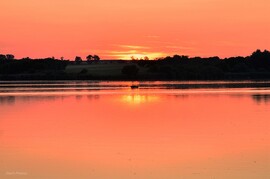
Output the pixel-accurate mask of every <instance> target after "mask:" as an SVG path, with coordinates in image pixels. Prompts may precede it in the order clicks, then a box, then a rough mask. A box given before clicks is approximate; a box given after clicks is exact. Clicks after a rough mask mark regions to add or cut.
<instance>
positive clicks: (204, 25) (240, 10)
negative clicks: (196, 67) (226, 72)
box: [0, 0, 270, 60]
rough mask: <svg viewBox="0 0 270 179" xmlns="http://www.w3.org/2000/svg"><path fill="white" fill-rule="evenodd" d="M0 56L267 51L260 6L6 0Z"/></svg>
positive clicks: (236, 1)
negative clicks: (10, 54) (0, 54)
mask: <svg viewBox="0 0 270 179" xmlns="http://www.w3.org/2000/svg"><path fill="white" fill-rule="evenodd" d="M0 7H1V12H0V21H1V23H2V24H3V25H2V28H1V30H0V53H2V54H7V53H12V54H14V55H15V56H16V57H17V58H22V57H26V56H30V57H32V58H43V57H51V56H55V57H56V58H60V57H62V56H63V57H64V58H65V59H72V60H73V59H74V57H75V56H81V57H82V58H85V57H86V56H87V55H89V54H98V55H99V56H100V57H101V58H102V59H130V58H131V56H134V57H136V58H142V57H144V56H148V57H149V58H150V59H153V58H156V57H164V56H167V55H174V54H180V55H189V56H202V57H205V56H220V57H228V56H238V55H241V56H246V55H250V54H251V53H252V52H253V51H254V50H256V49H262V50H264V49H270V36H269V31H270V16H269V9H270V1H266V0H257V1H253V0H245V1H243V0H215V1H212V0H211V1H209V0H167V1H164V0H137V1H124V0H114V1H109V0H46V1H45V0H42V1H36V0H24V1H21V0H9V1H1V2H0Z"/></svg>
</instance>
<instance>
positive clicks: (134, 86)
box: [130, 85, 139, 89]
mask: <svg viewBox="0 0 270 179" xmlns="http://www.w3.org/2000/svg"><path fill="white" fill-rule="evenodd" d="M130 88H131V89H138V88H139V86H138V85H132V86H130Z"/></svg>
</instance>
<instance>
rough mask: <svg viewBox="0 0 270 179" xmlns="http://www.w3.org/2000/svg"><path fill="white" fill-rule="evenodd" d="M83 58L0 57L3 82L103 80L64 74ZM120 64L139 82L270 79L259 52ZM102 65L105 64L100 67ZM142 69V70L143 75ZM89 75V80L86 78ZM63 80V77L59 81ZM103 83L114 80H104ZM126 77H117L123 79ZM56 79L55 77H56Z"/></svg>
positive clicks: (268, 63)
mask: <svg viewBox="0 0 270 179" xmlns="http://www.w3.org/2000/svg"><path fill="white" fill-rule="evenodd" d="M98 61H100V58H99V57H98V56H97V55H93V56H92V55H88V56H87V57H86V59H85V63H83V64H89V65H91V63H93V62H98ZM82 62H83V60H82V58H81V57H76V58H75V61H69V60H64V59H63V58H61V59H55V58H54V57H51V58H45V59H31V58H29V57H26V58H23V59H15V57H14V55H12V54H8V55H2V54H0V80H1V79H8V77H9V76H10V75H17V76H16V77H14V78H15V79H16V78H18V79H21V76H22V75H25V74H27V75H28V78H29V79H32V78H34V77H35V76H38V75H41V76H43V77H44V78H47V77H48V76H49V77H50V78H48V79H54V78H53V77H54V76H57V78H60V77H61V79H77V78H83V79H101V78H99V77H95V76H91V78H90V76H89V74H88V73H87V72H85V73H81V74H79V77H78V76H70V75H69V74H67V73H66V72H65V68H66V66H67V65H73V64H81V63H82ZM117 63H119V64H123V63H127V65H126V67H125V66H124V68H123V69H122V71H121V72H120V73H121V74H123V75H124V76H125V78H124V79H129V78H130V79H137V80H240V79H245V80H246V79H270V52H269V51H267V50H264V51H261V50H257V51H255V52H253V53H252V54H251V55H250V56H247V57H230V58H225V59H221V58H219V57H209V58H201V57H188V56H183V55H174V56H172V57H171V56H168V57H165V58H159V59H156V60H148V59H146V60H130V61H117ZM101 65H102V63H101ZM140 69H143V70H142V71H143V72H142V71H141V70H140ZM87 75H88V76H87ZM59 76H60V77H59ZM102 78H103V79H111V78H112V77H110V76H103V77H102ZM122 78H123V76H121V75H120V76H119V77H114V79H120V80H121V79H122ZM55 79H56V77H55Z"/></svg>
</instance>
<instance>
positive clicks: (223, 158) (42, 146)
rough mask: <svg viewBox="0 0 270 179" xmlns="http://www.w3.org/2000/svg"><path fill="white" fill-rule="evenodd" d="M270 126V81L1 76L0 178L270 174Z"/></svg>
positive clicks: (247, 178)
mask: <svg viewBox="0 0 270 179" xmlns="http://www.w3.org/2000/svg"><path fill="white" fill-rule="evenodd" d="M131 85H140V88H139V89H134V90H132V89H130V86H131ZM269 131H270V82H269V81H264V82H250V81H244V82H223V81H219V82H174V81H172V82H104V81H101V82H98V81H84V82H76V81H68V82H66V81H57V82H49V81H36V82H0V178H1V179H6V178H8V179H13V178H16V179H17V178H22V179H24V178H27V179H74V178H78V179H89V178H91V179H129V178H131V179H181V178H183V179H214V178H215V179H269V178H270V133H269Z"/></svg>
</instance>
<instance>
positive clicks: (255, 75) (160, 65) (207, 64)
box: [136, 50, 270, 80]
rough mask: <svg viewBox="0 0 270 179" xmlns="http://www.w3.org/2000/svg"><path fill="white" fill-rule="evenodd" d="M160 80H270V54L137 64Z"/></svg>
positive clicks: (260, 53)
mask: <svg viewBox="0 0 270 179" xmlns="http://www.w3.org/2000/svg"><path fill="white" fill-rule="evenodd" d="M136 63H138V65H139V66H143V67H147V68H148V70H149V72H151V73H153V74H157V76H158V78H160V79H176V80H214V79H266V78H267V79H270V52H269V51H267V50H265V51H260V50H257V51H255V52H254V53H252V55H250V56H247V57H230V58H225V59H220V58H219V57H209V58H201V57H192V58H190V57H188V56H180V55H174V56H173V57H171V56H168V57H165V58H159V59H157V60H155V61H145V60H140V61H137V62H136Z"/></svg>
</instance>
